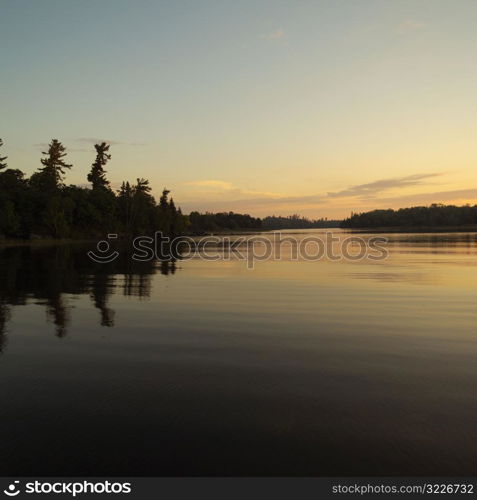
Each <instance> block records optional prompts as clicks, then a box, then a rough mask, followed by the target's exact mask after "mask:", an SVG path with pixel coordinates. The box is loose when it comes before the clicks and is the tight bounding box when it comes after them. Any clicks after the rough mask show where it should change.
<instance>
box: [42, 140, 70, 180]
mask: <svg viewBox="0 0 477 500" xmlns="http://www.w3.org/2000/svg"><path fill="white" fill-rule="evenodd" d="M42 154H44V155H46V158H42V159H41V164H42V165H43V168H40V172H41V175H42V178H43V180H44V183H43V185H44V187H46V188H58V187H60V186H61V185H62V184H63V176H64V175H65V169H70V168H71V165H70V164H68V163H66V162H65V161H64V157H65V156H66V148H65V147H64V146H63V144H61V142H60V141H59V140H58V139H53V140H52V141H51V142H50V144H49V145H48V151H46V152H45V151H43V152H42Z"/></svg>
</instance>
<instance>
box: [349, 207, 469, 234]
mask: <svg viewBox="0 0 477 500" xmlns="http://www.w3.org/2000/svg"><path fill="white" fill-rule="evenodd" d="M472 225H477V205H474V206H470V205H466V206H463V207H457V206H454V205H441V204H433V205H431V206H429V207H411V208H400V209H399V210H392V209H388V210H373V211H371V212H365V213H359V214H351V217H349V218H348V219H345V220H344V221H343V222H342V223H341V227H343V228H350V229H359V228H384V227H394V228H401V227H402V228H417V229H418V228H445V227H459V226H464V227H465V226H472Z"/></svg>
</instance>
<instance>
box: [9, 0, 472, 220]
mask: <svg viewBox="0 0 477 500" xmlns="http://www.w3.org/2000/svg"><path fill="white" fill-rule="evenodd" d="M0 8H1V17H0V65H1V80H0V105H1V113H0V137H2V138H3V139H4V142H5V147H4V151H5V154H8V156H9V164H10V166H11V167H18V168H21V169H22V170H24V171H25V172H27V173H28V174H30V173H32V172H33V171H34V170H35V169H36V168H38V167H39V165H40V164H39V158H40V156H41V151H42V149H43V148H44V144H45V143H47V142H48V141H49V140H50V139H51V138H53V137H55V138H58V139H60V140H62V141H63V142H64V143H65V145H66V146H67V147H68V149H69V151H70V159H71V162H72V163H74V168H73V170H72V171H71V172H69V173H68V177H67V182H68V183H84V182H85V177H86V174H87V171H88V169H89V166H90V164H91V162H92V160H93V156H94V153H93V149H92V146H93V143H94V142H95V141H97V140H108V141H111V143H112V146H111V150H112V154H113V159H112V161H111V163H110V165H109V169H108V175H109V178H110V179H111V180H112V181H113V182H114V183H119V182H120V181H121V180H123V179H128V180H134V179H135V178H136V177H138V176H141V177H147V178H149V179H150V180H151V183H152V184H153V186H154V188H155V191H156V193H159V191H160V190H161V189H162V187H163V186H167V187H168V188H169V189H172V191H173V194H174V196H175V198H176V200H177V201H178V203H179V204H180V205H182V206H183V207H184V208H185V210H186V211H188V210H190V209H200V210H206V209H210V210H229V209H233V210H238V211H245V212H249V213H252V214H254V215H255V214H256V215H265V214H267V213H282V214H288V213H295V212H299V213H303V214H305V215H310V216H329V217H331V216H342V215H347V214H348V213H349V211H351V210H355V211H356V210H360V209H363V210H364V209H368V208H374V207H387V206H392V207H398V206H405V205H408V204H419V203H430V202H433V201H436V202H459V203H460V202H461V203H464V202H475V201H476V200H477V175H476V172H477V168H476V167H477V165H476V154H477V146H476V141H475V137H476V136H477V135H476V132H477V123H476V120H475V117H476V116H477V113H476V112H477V97H476V92H475V88H476V83H477V65H476V64H475V60H476V56H477V34H476V32H477V30H476V29H475V26H476V25H477V2H475V1H473V0H460V1H459V2H457V3H454V2H450V1H441V0H421V1H400V0H394V1H373V0H367V1H356V2H351V1H344V0H342V1H339V0H330V1H319V0H316V1H287V2H284V1H260V0H255V1H244V0H240V1H238V0H236V1H227V0H225V1H224V0H222V1H205V0H204V1H197V0H195V1H174V2H173V1H170V2H160V1H150V0H137V1H134V2H133V1H124V0H114V1H113V0H97V1H91V0H81V1H71V0H62V1H56V0H54V1H53V0H28V1H27V0H0ZM363 186H364V187H363Z"/></svg>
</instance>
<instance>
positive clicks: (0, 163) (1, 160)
mask: <svg viewBox="0 0 477 500" xmlns="http://www.w3.org/2000/svg"><path fill="white" fill-rule="evenodd" d="M2 146H3V140H2V139H0V148H1V147H2ZM7 158H8V156H0V170H3V169H4V168H7V166H8V165H7V164H6V163H5V160H6V159H7Z"/></svg>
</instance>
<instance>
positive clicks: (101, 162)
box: [88, 142, 111, 190]
mask: <svg viewBox="0 0 477 500" xmlns="http://www.w3.org/2000/svg"><path fill="white" fill-rule="evenodd" d="M109 146H110V145H109V144H106V143H105V142H102V143H101V144H95V145H94V148H95V149H96V160H95V162H94V163H93V165H92V167H91V172H90V173H89V174H88V181H89V182H91V184H92V186H93V189H94V190H96V189H109V181H108V180H107V179H106V171H105V170H104V166H105V165H106V163H108V161H109V160H110V159H111V155H110V154H108V151H109Z"/></svg>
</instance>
